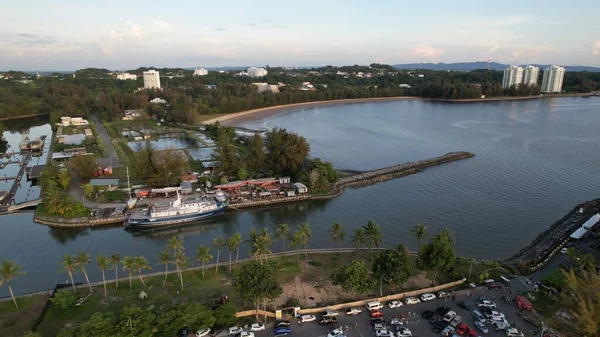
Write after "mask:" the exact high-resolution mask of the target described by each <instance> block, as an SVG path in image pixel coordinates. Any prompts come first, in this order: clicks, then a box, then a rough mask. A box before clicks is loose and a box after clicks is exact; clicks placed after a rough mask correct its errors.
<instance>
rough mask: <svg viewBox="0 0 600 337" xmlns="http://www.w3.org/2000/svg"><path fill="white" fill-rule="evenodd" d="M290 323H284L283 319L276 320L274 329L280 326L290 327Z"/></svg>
mask: <svg viewBox="0 0 600 337" xmlns="http://www.w3.org/2000/svg"><path fill="white" fill-rule="evenodd" d="M291 324H292V323H291V322H290V321H286V320H284V319H278V320H276V321H275V327H276V328H279V327H281V326H290V325H291Z"/></svg>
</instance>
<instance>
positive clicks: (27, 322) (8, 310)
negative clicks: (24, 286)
mask: <svg viewBox="0 0 600 337" xmlns="http://www.w3.org/2000/svg"><path fill="white" fill-rule="evenodd" d="M47 297H48V296H47V295H40V296H30V297H29V296H28V297H22V298H18V299H17V303H18V305H19V308H15V305H14V304H13V301H12V300H8V301H1V302H0V336H2V337H17V336H21V334H22V333H23V332H24V331H27V330H29V329H30V328H31V326H32V325H33V323H34V322H35V320H36V318H37V317H38V315H39V314H40V313H41V311H42V308H43V307H44V303H45V302H46V298H47Z"/></svg>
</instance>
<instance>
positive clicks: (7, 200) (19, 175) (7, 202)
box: [0, 152, 31, 209]
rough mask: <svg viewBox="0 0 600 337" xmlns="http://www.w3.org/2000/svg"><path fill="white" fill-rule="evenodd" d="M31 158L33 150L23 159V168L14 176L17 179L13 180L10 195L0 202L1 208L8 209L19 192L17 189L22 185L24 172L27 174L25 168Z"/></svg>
mask: <svg viewBox="0 0 600 337" xmlns="http://www.w3.org/2000/svg"><path fill="white" fill-rule="evenodd" d="M30 160H31V152H30V153H27V156H25V159H23V161H22V162H21V168H20V169H19V173H17V176H16V177H13V179H15V181H14V182H13V185H12V187H11V188H10V190H9V191H8V195H7V196H6V197H5V198H4V200H2V203H1V204H0V208H2V209H6V208H7V207H8V206H9V205H10V203H11V202H12V201H13V199H14V197H15V194H16V193H17V190H18V189H19V186H21V178H23V174H25V170H26V169H27V164H28V163H29V161H30Z"/></svg>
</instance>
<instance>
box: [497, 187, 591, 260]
mask: <svg viewBox="0 0 600 337" xmlns="http://www.w3.org/2000/svg"><path fill="white" fill-rule="evenodd" d="M581 210H583V212H581ZM599 211H600V199H596V200H592V201H587V202H585V203H583V204H580V205H577V207H575V208H574V209H573V210H571V211H570V212H569V213H568V214H567V215H565V216H564V217H562V218H561V219H560V220H558V221H556V222H555V223H554V224H552V226H550V228H548V229H547V230H545V231H544V232H543V233H542V234H540V235H538V237H537V238H535V239H534V240H533V241H532V242H531V243H530V244H529V245H528V246H527V247H525V248H523V249H521V250H520V251H518V252H517V253H516V254H515V255H513V256H511V257H510V258H508V259H507V260H506V262H507V263H509V264H512V265H515V266H517V265H519V264H520V263H521V262H530V263H529V264H530V265H532V267H533V268H532V270H534V269H536V268H535V267H539V265H540V264H543V262H544V261H545V260H546V259H547V258H548V257H549V256H550V255H551V254H552V252H553V251H555V250H556V248H557V247H558V246H559V245H561V244H563V243H564V242H565V241H566V240H567V239H568V238H569V236H570V235H571V234H572V233H573V232H574V231H575V230H576V229H577V228H579V227H581V226H582V225H583V223H584V222H585V221H587V219H589V218H590V217H591V216H592V215H594V214H596V213H598V212H599Z"/></svg>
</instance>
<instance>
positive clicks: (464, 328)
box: [456, 323, 469, 336]
mask: <svg viewBox="0 0 600 337" xmlns="http://www.w3.org/2000/svg"><path fill="white" fill-rule="evenodd" d="M467 330H469V326H468V325H467V324H466V323H460V324H459V325H458V327H456V333H457V334H459V335H461V336H462V335H464V334H465V333H466V332H467Z"/></svg>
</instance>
